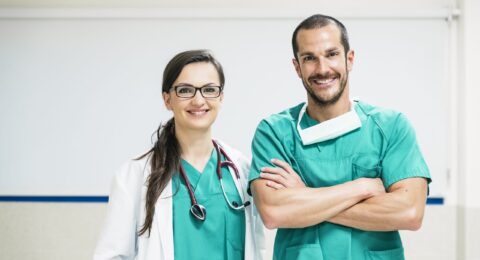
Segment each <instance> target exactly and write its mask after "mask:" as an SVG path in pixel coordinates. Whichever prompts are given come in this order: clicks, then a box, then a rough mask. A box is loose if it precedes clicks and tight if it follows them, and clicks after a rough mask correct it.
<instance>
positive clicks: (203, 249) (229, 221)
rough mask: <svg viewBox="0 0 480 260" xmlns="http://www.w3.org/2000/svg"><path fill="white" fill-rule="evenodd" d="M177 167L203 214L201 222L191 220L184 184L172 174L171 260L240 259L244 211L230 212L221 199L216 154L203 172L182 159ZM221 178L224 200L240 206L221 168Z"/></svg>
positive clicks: (214, 153)
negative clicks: (202, 207) (172, 253)
mask: <svg viewBox="0 0 480 260" xmlns="http://www.w3.org/2000/svg"><path fill="white" fill-rule="evenodd" d="M222 159H224V158H223V156H222ZM181 164H182V167H183V169H184V170H185V173H186V175H187V178H188V180H189V181H190V184H191V185H192V189H193V191H194V193H195V197H196V199H197V202H198V203H199V204H201V205H203V206H204V207H205V209H206V212H207V214H206V219H205V220H204V221H201V220H198V219H196V218H195V217H193V215H192V214H191V213H190V207H191V206H192V204H191V200H190V196H189V195H188V189H187V186H186V184H185V181H184V180H183V178H182V177H181V176H180V175H179V174H175V175H174V176H173V178H172V184H173V185H172V188H173V194H174V195H173V237H174V239H173V240H174V255H175V260H182V259H184V260H195V259H199V260H200V259H212V260H213V259H244V248H245V211H244V210H234V209H232V208H230V207H229V206H228V204H227V202H226V201H225V198H224V197H223V193H222V188H221V186H220V181H219V179H218V177H217V172H216V167H217V153H216V152H215V150H213V152H212V155H211V157H210V160H209V161H208V163H207V165H206V166H205V168H204V170H203V172H199V171H198V170H196V169H195V168H194V167H193V166H192V165H190V164H189V163H188V162H187V161H185V160H183V159H182V161H181ZM232 173H233V170H232ZM222 174H223V175H222V176H223V185H224V187H225V192H226V193H227V196H228V199H229V200H230V201H231V202H232V203H233V201H236V202H240V201H241V197H240V195H239V193H238V191H237V189H236V187H235V183H234V181H233V178H232V175H231V174H230V171H229V169H228V168H227V167H222ZM177 187H178V191H177V192H175V191H176V189H177ZM239 204H241V203H239Z"/></svg>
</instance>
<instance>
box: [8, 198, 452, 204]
mask: <svg viewBox="0 0 480 260" xmlns="http://www.w3.org/2000/svg"><path fill="white" fill-rule="evenodd" d="M443 201H444V199H443V198H442V197H432V198H427V204H428V205H443ZM0 202H79V203H106V202H108V196H0Z"/></svg>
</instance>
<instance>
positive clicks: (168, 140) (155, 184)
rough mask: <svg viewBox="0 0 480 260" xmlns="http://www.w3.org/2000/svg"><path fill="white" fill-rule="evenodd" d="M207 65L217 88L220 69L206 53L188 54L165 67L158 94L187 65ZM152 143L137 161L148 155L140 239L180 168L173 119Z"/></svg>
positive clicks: (150, 227) (208, 53)
mask: <svg viewBox="0 0 480 260" xmlns="http://www.w3.org/2000/svg"><path fill="white" fill-rule="evenodd" d="M196 62H208V63H211V64H212V65H213V66H214V67H215V69H216V70H217V72H218V77H219V78H220V85H221V86H224V84H225V76H224V74H223V69H222V65H220V63H219V62H218V61H217V60H216V59H215V58H214V57H213V55H212V54H211V53H210V52H209V51H207V50H191V51H185V52H181V53H179V54H177V55H175V57H173V58H172V59H171V60H170V61H169V62H168V64H167V66H166V67H165V70H164V72H163V80H162V92H163V93H166V92H169V91H170V90H171V88H172V87H173V83H174V82H175V80H176V79H177V78H178V76H179V75H180V73H181V72H182V70H183V68H184V67H185V66H187V65H188V64H190V63H196ZM156 138H157V140H156V142H155V144H154V145H153V147H152V149H150V150H149V151H148V152H147V153H145V154H144V155H142V156H140V157H139V158H137V160H140V159H142V158H144V157H146V156H149V155H150V171H151V173H150V176H149V177H148V179H147V194H146V199H145V211H146V215H145V221H144V224H143V226H142V228H141V229H140V230H139V232H138V234H139V235H143V234H145V233H146V232H148V235H150V231H151V229H152V222H153V216H154V215H155V203H156V202H157V200H158V198H159V197H160V194H161V193H162V192H163V190H164V189H165V187H166V186H167V184H168V182H169V181H170V180H171V179H172V177H173V175H174V174H175V173H176V172H178V170H179V167H180V156H181V154H182V151H181V148H180V145H179V143H178V140H177V137H176V136H175V118H171V119H170V120H168V121H167V123H166V124H165V125H163V126H162V124H160V126H159V127H158V129H157V131H156Z"/></svg>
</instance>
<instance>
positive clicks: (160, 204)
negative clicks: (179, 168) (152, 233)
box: [155, 180, 174, 260]
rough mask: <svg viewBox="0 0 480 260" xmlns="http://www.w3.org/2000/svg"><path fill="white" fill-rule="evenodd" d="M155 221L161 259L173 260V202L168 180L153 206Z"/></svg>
mask: <svg viewBox="0 0 480 260" xmlns="http://www.w3.org/2000/svg"><path fill="white" fill-rule="evenodd" d="M155 220H156V221H157V223H158V225H157V227H158V230H157V232H158V236H160V247H161V248H160V249H161V251H162V254H163V259H165V260H170V259H171V260H173V257H174V252H173V249H174V247H173V202H172V181H171V180H170V181H169V182H168V184H167V186H166V187H165V189H164V190H163V192H162V194H161V195H160V197H159V198H158V200H157V203H156V204H155Z"/></svg>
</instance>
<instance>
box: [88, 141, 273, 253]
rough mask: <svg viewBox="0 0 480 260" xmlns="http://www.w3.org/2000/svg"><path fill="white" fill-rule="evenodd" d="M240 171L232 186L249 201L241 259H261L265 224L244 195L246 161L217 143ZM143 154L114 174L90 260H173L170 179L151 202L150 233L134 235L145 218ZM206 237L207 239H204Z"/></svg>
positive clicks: (147, 167) (146, 160) (147, 168)
mask: <svg viewBox="0 0 480 260" xmlns="http://www.w3.org/2000/svg"><path fill="white" fill-rule="evenodd" d="M219 144H220V145H221V146H222V147H223V148H224V150H225V152H226V153H227V155H228V156H230V158H231V159H232V161H233V163H235V165H236V166H237V168H238V170H239V172H240V177H241V178H240V182H239V181H238V180H237V178H236V177H235V176H233V179H234V180H235V185H236V187H237V190H238V192H239V194H240V196H241V197H242V200H243V201H245V199H247V200H250V201H251V202H252V204H251V205H250V206H248V207H247V208H246V210H245V224H246V225H245V227H246V230H245V259H248V260H250V259H252V260H256V259H259V260H261V259H264V258H265V257H264V256H265V240H264V238H265V234H264V231H265V227H264V225H263V222H262V220H261V219H260V215H259V214H258V212H257V209H256V208H255V205H254V203H253V199H252V198H249V195H248V194H247V182H248V173H249V168H250V163H249V161H247V159H246V158H245V157H244V156H243V155H242V154H241V153H240V152H238V151H237V150H234V149H233V148H230V147H228V146H227V145H225V144H224V143H221V142H219ZM149 157H150V156H147V157H145V158H143V159H141V160H131V161H129V162H127V163H126V164H124V165H123V166H122V167H121V168H120V169H119V171H118V172H117V173H116V175H115V177H114V180H113V184H112V189H111V194H110V197H109V202H108V211H107V216H106V220H105V224H104V227H103V230H102V232H101V234H100V238H99V241H98V243H97V248H96V249H95V254H94V257H93V259H94V260H107V259H109V260H110V259H111V260H113V259H122V260H126V259H132V260H133V259H137V260H173V259H174V252H173V250H174V246H173V219H172V215H173V214H172V210H173V208H172V181H170V182H169V183H168V184H167V186H166V188H165V189H164V191H163V192H162V194H161V195H160V198H159V199H158V200H157V202H156V205H155V215H154V218H153V222H152V229H151V234H150V236H148V234H144V235H142V236H138V235H137V232H138V230H140V228H141V227H142V225H143V222H144V220H145V195H146V191H147V186H146V180H147V178H148V176H149V174H150V161H149ZM206 239H207V238H206Z"/></svg>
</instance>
